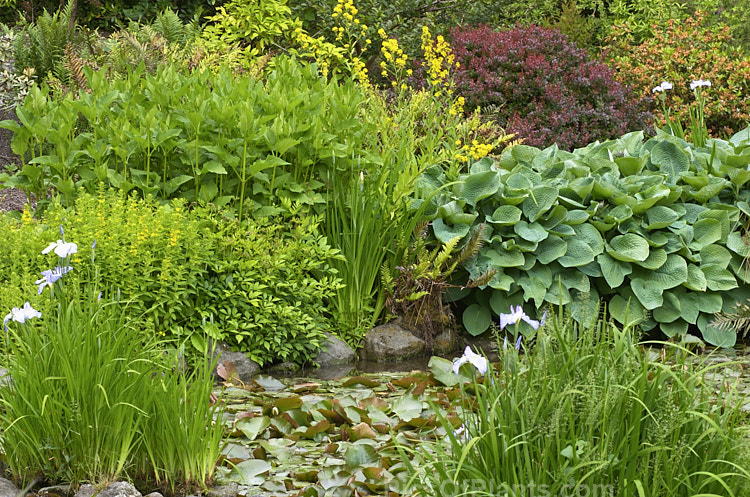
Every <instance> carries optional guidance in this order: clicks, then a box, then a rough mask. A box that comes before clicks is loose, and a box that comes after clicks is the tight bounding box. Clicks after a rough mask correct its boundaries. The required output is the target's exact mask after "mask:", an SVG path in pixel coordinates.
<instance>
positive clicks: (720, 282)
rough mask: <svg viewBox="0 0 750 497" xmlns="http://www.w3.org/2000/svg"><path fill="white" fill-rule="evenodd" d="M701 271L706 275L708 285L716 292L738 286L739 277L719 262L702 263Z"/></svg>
mask: <svg viewBox="0 0 750 497" xmlns="http://www.w3.org/2000/svg"><path fill="white" fill-rule="evenodd" d="M701 271H703V274H704V275H706V286H707V287H708V289H709V290H713V291H715V292H721V291H727V290H731V289H732V288H737V279H736V278H735V277H734V275H733V274H732V273H731V272H730V271H729V270H727V269H725V268H723V267H721V266H719V265H717V264H707V265H701Z"/></svg>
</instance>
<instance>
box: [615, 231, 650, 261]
mask: <svg viewBox="0 0 750 497" xmlns="http://www.w3.org/2000/svg"><path fill="white" fill-rule="evenodd" d="M607 253H608V254H609V255H611V256H612V257H614V258H615V259H617V260H619V261H624V262H643V261H645V260H646V259H647V258H648V254H649V246H648V242H647V241H646V240H645V239H644V238H643V237H641V236H638V235H636V234H635V233H627V234H625V235H619V236H616V237H614V238H613V239H612V240H611V241H610V242H609V245H607Z"/></svg>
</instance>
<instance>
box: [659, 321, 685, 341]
mask: <svg viewBox="0 0 750 497" xmlns="http://www.w3.org/2000/svg"><path fill="white" fill-rule="evenodd" d="M688 326H689V325H688V323H687V322H686V321H683V320H682V319H677V320H675V321H672V322H669V323H660V324H659V328H660V329H661V332H662V333H664V334H665V335H667V338H673V337H680V336H685V335H686V334H687V331H688Z"/></svg>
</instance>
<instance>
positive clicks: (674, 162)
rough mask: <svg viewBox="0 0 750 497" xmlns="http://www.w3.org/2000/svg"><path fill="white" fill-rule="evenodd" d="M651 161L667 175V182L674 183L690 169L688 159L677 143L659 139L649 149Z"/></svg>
mask: <svg viewBox="0 0 750 497" xmlns="http://www.w3.org/2000/svg"><path fill="white" fill-rule="evenodd" d="M651 162H653V163H654V164H656V165H657V166H659V171H660V172H662V173H664V174H665V175H666V176H667V184H670V185H675V184H677V180H678V179H679V177H680V175H681V174H682V173H686V172H687V171H688V170H689V169H690V159H688V156H687V154H685V152H683V151H682V150H681V149H680V148H679V147H678V146H677V145H675V144H674V143H672V142H669V141H660V142H659V143H657V144H656V145H655V146H654V148H652V149H651Z"/></svg>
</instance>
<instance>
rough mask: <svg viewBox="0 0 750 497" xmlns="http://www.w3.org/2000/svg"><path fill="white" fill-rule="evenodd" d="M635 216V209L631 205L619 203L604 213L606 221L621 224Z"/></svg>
mask: <svg viewBox="0 0 750 497" xmlns="http://www.w3.org/2000/svg"><path fill="white" fill-rule="evenodd" d="M631 217H633V209H631V208H630V206H629V205H626V204H623V205H618V206H617V207H615V208H614V209H612V210H610V211H609V212H607V213H606V214H605V215H604V221H605V222H606V223H614V224H620V223H622V222H623V221H626V220H628V219H630V218H631Z"/></svg>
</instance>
